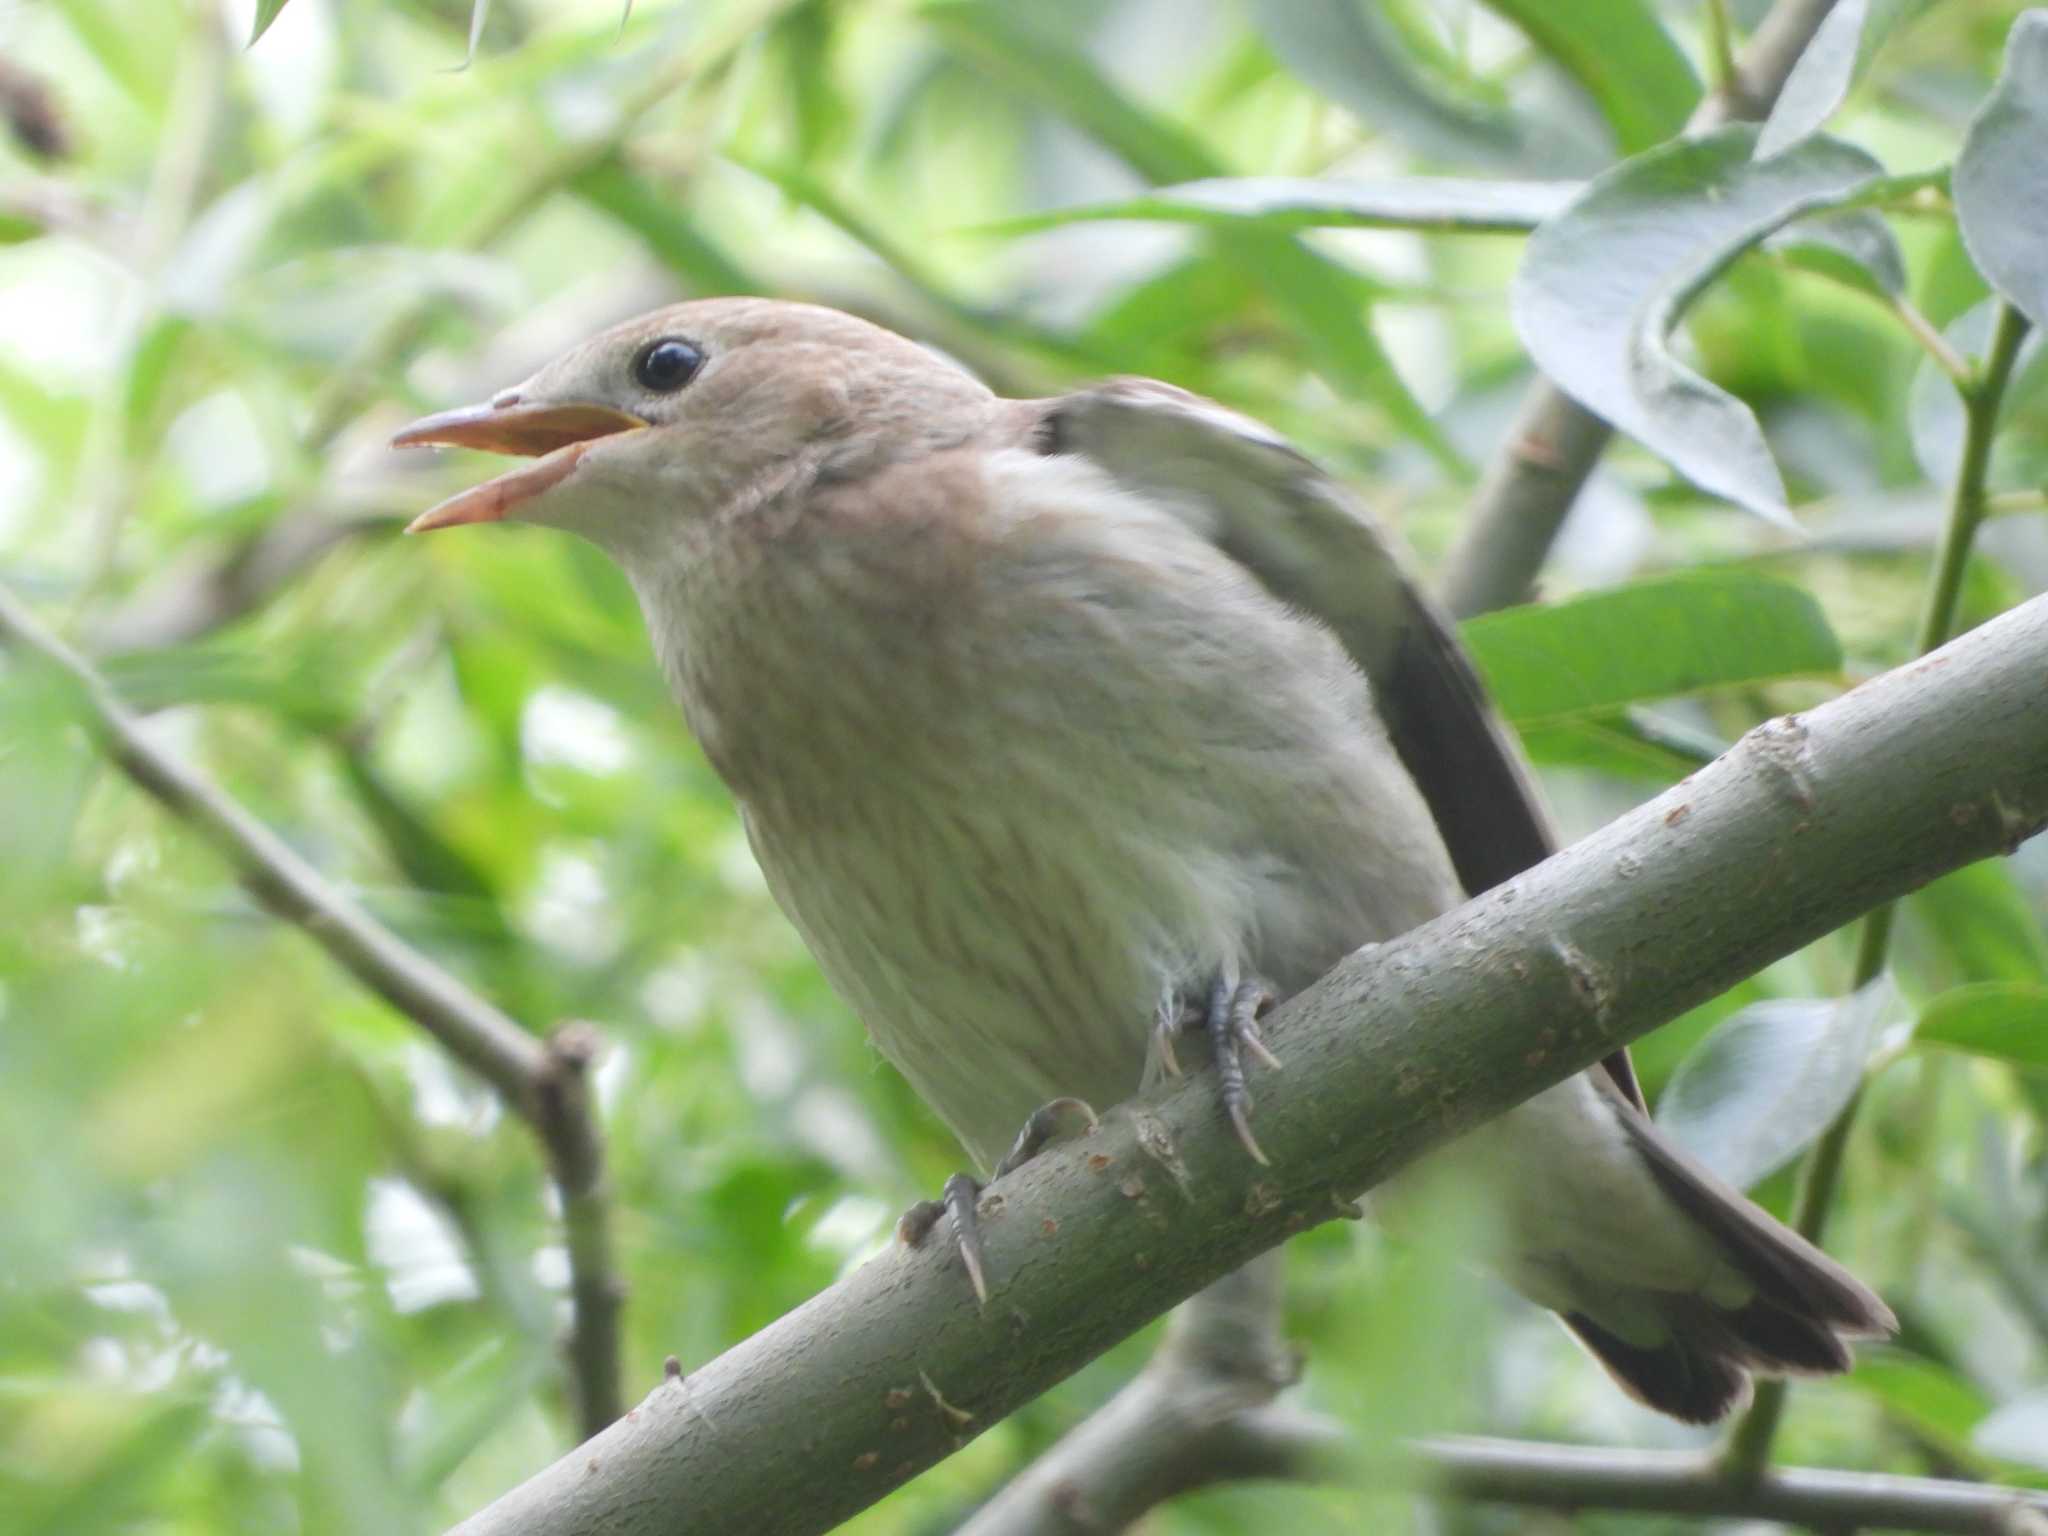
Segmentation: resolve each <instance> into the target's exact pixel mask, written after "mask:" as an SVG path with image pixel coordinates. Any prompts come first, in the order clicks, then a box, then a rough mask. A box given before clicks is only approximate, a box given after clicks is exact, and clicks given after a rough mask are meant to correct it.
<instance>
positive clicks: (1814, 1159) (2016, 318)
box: [1721, 302, 2027, 1483]
mask: <svg viewBox="0 0 2048 1536" xmlns="http://www.w3.org/2000/svg"><path fill="white" fill-rule="evenodd" d="M2026 335H2027V319H2026V316H2024V315H2022V314H2021V313H2020V312H2019V310H2017V309H2016V308H2014V307H2013V306H2012V305H2011V304H2008V303H2004V302H2001V303H2000V304H1999V306H1998V321H1997V324H1996V326H1995V327H1994V329H1993V331H1992V336H1991V351H1990V353H1989V355H1988V356H1987V357H1986V358H1985V359H1984V365H1983V367H1982V369H1981V370H1979V371H1977V372H1976V373H1974V374H1973V375H1972V376H1971V377H1970V378H1969V379H1968V380H1967V381H1966V382H1964V383H1962V384H1961V385H1959V386H1958V388H1959V390H1960V392H1961V394H1962V397H1963V457H1962V463H1961V465H1960V466H1959V467H1958V468H1957V471H1956V483H1955V489H1954V491H1953V492H1952V493H1951V495H1950V497H1949V510H1948V522H1947V525H1946V527H1945V528H1944V529H1943V530H1942V538H1941V549H1940V552H1939V554H1938V555H1937V556H1936V557H1935V562H1934V573H1933V575H1932V577H1931V578H1930V580H1929V582H1928V587H1927V602H1926V606H1925V607H1924V608H1923V609H1922V611H1921V615H1920V629H1919V633H1918V635H1917V636H1916V637H1915V641H1914V647H1913V651H1914V654H1915V655H1916V656H1925V655H1926V654H1927V653H1928V652H1929V651H1932V650H1935V649H1936V648H1938V647H1939V646H1941V645H1942V644H1943V643H1944V642H1946V641H1947V639H1948V638H1949V635H1950V633H1951V632H1952V631H1953V630H1954V628H1955V622H1956V605H1957V602H1958V600H1959V599H1960V597H1961V595H1962V590H1963V574H1964V572H1965V570H1966V569H1967V568H1968V566H1969V561H1970V546H1971V543H1972V542H1973V541H1974V540H1975V538H1976V536H1977V530H1978V528H1979V527H1981V526H1982V524H1983V522H1984V517H1985V513H1986V511H1987V509H1988V504H1989V499H1988V497H1987V496H1986V494H1985V483H1984V482H1985V476H1986V474H1987V473H1988V472H1989V470H1990V467H1991V446H1992V443H1993V442H1994V441H1995V440H1996V438H1997V435H1998V414H1999V410H2000V408H2001V407H2002V406H2003V404H2004V403H2005V389H2006V385H2007V384H2008V383H2010V382H2011V380H2012V371H2013V365H2014V364H2015V363H2016V362H2018V360H2019V353H2020V344H2021V342H2023V341H2024V340H2025V339H2026ZM1897 915H1898V906H1897V904H1896V903H1895V902H1886V903H1885V904H1884V905H1883V906H1881V907H1877V908H1875V909H1873V910H1872V911H1871V912H1870V913H1869V915H1867V916H1866V917H1865V918H1864V919H1863V927H1862V932H1861V933H1860V935H1859V936H1858V939H1857V944H1856V965H1855V969H1854V971H1852V972H1851V976H1850V989H1851V990H1852V991H1853V990H1855V989H1857V988H1860V987H1863V986H1867V985H1868V984H1869V983H1871V982H1873V981H1875V980H1877V978H1878V977H1880V976H1882V975H1883V974H1884V969H1885V963H1886V961H1887V959H1888V958H1889V956H1890V953H1891V937H1892V927H1893V924H1894V922H1895V921H1896V918H1897ZM1862 1102H1863V1091H1862V1089H1861V1088H1859V1089H1857V1091H1856V1092H1855V1093H1854V1094H1853V1095H1851V1097H1850V1099H1849V1102H1848V1103H1847V1104H1845V1105H1843V1106H1842V1110H1841V1113H1840V1114H1838V1115H1836V1116H1835V1118H1834V1120H1833V1122H1832V1123H1831V1124H1830V1125H1829V1126H1828V1128H1827V1130H1826V1131H1824V1132H1822V1133H1821V1138H1820V1140H1819V1141H1817V1142H1816V1143H1814V1148H1813V1151H1812V1152H1810V1153H1808V1154H1807V1158H1806V1166H1805V1169H1804V1171H1803V1172H1802V1174H1801V1176H1800V1184H1799V1200H1798V1204H1797V1206H1796V1207H1795V1209H1794V1213H1793V1225H1794V1226H1795V1227H1797V1228H1798V1229H1799V1232H1800V1234H1801V1235H1802V1236H1804V1237H1807V1238H1810V1239H1811V1240H1812V1241H1814V1242H1819V1241H1820V1237H1821V1231H1822V1229H1823V1228H1824V1227H1825V1226H1826V1225H1827V1219H1828V1211H1829V1209H1830V1208H1831V1207H1832V1206H1833V1204H1834V1199H1835V1191H1836V1189H1837V1187H1838V1186H1839V1185H1840V1183H1841V1177H1842V1156H1843V1152H1844V1151H1845V1150H1846V1148H1847V1147H1848V1144H1849V1133H1850V1131H1851V1130H1852V1129H1853V1128H1854V1126H1855V1123H1856V1111H1857V1108H1858V1107H1859V1106H1860V1105H1861V1104H1862ZM1785 1393H1786V1386H1785V1383H1784V1382H1783V1381H1766V1382H1762V1383H1760V1384H1759V1385H1758V1387H1757V1392H1756V1400H1755V1402H1753V1403H1752V1404H1751V1405H1750V1409H1749V1412H1747V1413H1746V1414H1744V1415H1743V1416H1742V1418H1741V1419H1740V1420H1739V1421H1738V1422H1737V1423H1736V1425H1735V1428H1734V1429H1733V1430H1732V1431H1730V1433H1729V1436H1728V1442H1727V1446H1726V1449H1725V1450H1724V1451H1723V1453H1722V1458H1721V1459H1722V1466H1723V1467H1724V1469H1725V1470H1726V1472H1727V1475H1728V1476H1729V1477H1730V1478H1732V1479H1734V1480H1735V1481H1736V1482H1739V1483H1741V1482H1751V1481H1754V1479H1755V1478H1756V1477H1757V1476H1758V1475H1759V1474H1760V1473H1761V1472H1762V1470H1763V1467H1764V1464H1765V1462H1766V1461H1768V1460H1769V1458H1770V1453H1771V1442H1772V1440H1773V1439H1775V1438H1776V1435H1777V1430H1778V1421H1779V1419H1780V1418H1781V1417H1783V1415H1784V1412H1785Z"/></svg>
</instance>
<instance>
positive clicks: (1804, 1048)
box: [1657, 980, 1896, 1189]
mask: <svg viewBox="0 0 2048 1536" xmlns="http://www.w3.org/2000/svg"><path fill="white" fill-rule="evenodd" d="M1895 996H1896V994H1895V993H1894V992H1893V990H1892V987H1891V984H1890V983H1889V982H1888V981H1882V980H1880V981H1876V982H1872V983H1871V984H1870V985H1868V986H1866V987H1864V988H1862V989H1861V990H1859V991H1856V992H1853V993H1851V994H1850V995H1849V996H1847V997H1841V998H1773V999H1770V1000H1769V1001H1766V1002H1761V1003H1752V1004H1751V1005H1750V1006H1749V1007H1747V1008H1744V1009H1743V1010H1742V1011H1741V1012H1739V1013H1736V1014H1732V1015H1730V1016H1729V1017H1728V1018H1726V1019H1724V1020H1722V1021H1721V1023H1720V1024H1719V1025H1718V1026H1716V1028H1715V1029H1714V1032H1713V1033H1712V1034H1710V1035H1708V1036H1707V1038H1706V1039H1704V1040H1702V1041H1701V1042H1700V1044H1699V1046H1698V1048H1697V1049H1696V1050H1694V1051H1693V1053H1692V1054H1691V1055H1689V1056H1687V1057H1686V1058H1685V1060H1684V1061H1682V1062H1680V1063H1679V1065H1678V1070H1677V1072H1675V1073H1673V1074H1672V1078H1671V1082H1670V1084H1669V1085H1668V1086H1667V1087H1666V1088H1665V1090H1664V1096H1663V1098H1662V1099H1661V1100H1660V1101H1659V1103H1658V1105H1657V1123H1658V1124H1659V1125H1661V1126H1662V1127H1663V1128H1664V1129H1665V1130H1667V1131H1669V1132H1670V1133H1671V1134H1672V1135H1673V1136H1674V1137H1676V1138H1677V1140H1678V1142H1679V1144H1680V1145H1681V1146H1683V1147H1684V1148H1685V1149H1686V1150H1687V1151H1689V1152H1691V1153H1692V1154H1693V1156H1695V1157H1697V1158H1698V1159H1699V1160H1700V1161H1701V1162H1703V1163H1705V1164H1706V1165H1707V1166H1708V1167H1709V1168H1711V1169H1713V1170H1714V1172H1716V1173H1718V1174H1719V1175H1720V1176H1721V1177H1722V1178H1724V1179H1726V1180H1727V1181H1728V1182H1729V1183H1730V1184H1733V1185H1734V1186H1735V1187H1736V1188H1737V1189H1748V1188H1749V1187H1750V1186H1752V1185H1754V1184H1755V1183H1756V1182H1757V1181H1758V1180H1759V1179H1761V1178H1763V1177H1764V1176H1765V1175H1766V1174H1769V1173H1771V1172H1773V1171H1774V1170H1776V1169H1778V1168H1781V1167H1783V1166H1784V1165H1785V1164H1786V1163H1787V1162H1789V1161H1790V1160H1791V1159H1792V1158H1793V1157H1794V1156H1795V1155H1796V1154H1797V1153H1799V1152H1800V1151H1801V1150H1802V1149H1804V1148H1805V1147H1807V1146H1808V1145H1810V1144H1811V1143H1812V1142H1813V1141H1814V1140H1815V1138H1817V1137H1818V1136H1819V1135H1820V1133H1821V1132H1822V1131H1823V1130H1825V1129H1826V1128H1827V1126H1828V1123H1829V1122H1830V1121H1831V1120H1833V1119H1834V1118H1835V1116H1836V1115H1837V1114H1839V1113H1841V1110H1842V1106H1843V1105H1845V1104H1847V1103H1848V1102H1849V1099H1850V1096H1851V1095H1853V1094H1854V1093H1855V1092H1856V1087H1857V1085H1858V1084H1859V1083H1861V1082H1862V1081H1863V1069H1864V1066H1865V1064H1866V1063H1867V1062H1868V1061H1869V1059H1870V1050H1871V1046H1872V1045H1873V1044H1874V1043H1875V1042H1876V1039H1877V1032H1878V1028H1879V1026H1880V1025H1881V1024H1882V1023H1883V1022H1884V1018H1885V1015H1886V1014H1887V1013H1889V1012H1890V1011H1891V1010H1892V1009H1893V1007H1894V1006H1895V1001H1894V999H1895Z"/></svg>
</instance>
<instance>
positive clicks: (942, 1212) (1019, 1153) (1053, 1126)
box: [896, 1098, 1098, 1307]
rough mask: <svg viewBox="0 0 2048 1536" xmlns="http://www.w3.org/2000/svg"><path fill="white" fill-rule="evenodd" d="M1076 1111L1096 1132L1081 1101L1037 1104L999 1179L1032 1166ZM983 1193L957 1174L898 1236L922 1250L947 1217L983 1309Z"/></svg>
mask: <svg viewBox="0 0 2048 1536" xmlns="http://www.w3.org/2000/svg"><path fill="white" fill-rule="evenodd" d="M1077 1111H1078V1112H1079V1113H1080V1114H1081V1115H1082V1116H1084V1117H1085V1118H1086V1120H1087V1122H1088V1129H1089V1130H1090V1131H1092V1130H1094V1129H1095V1127H1096V1125H1097V1123H1098V1121H1097V1119H1096V1114H1095V1111H1094V1110H1093V1109H1091V1108H1089V1107H1088V1105H1087V1104H1086V1103H1084V1102H1083V1101H1081V1100H1080V1099H1074V1098H1060V1099H1053V1100H1051V1101H1050V1102H1048V1103H1045V1104H1041V1105H1039V1106H1038V1108H1037V1109H1035V1110H1033V1111H1032V1112H1031V1118H1030V1119H1028V1120H1026V1121H1025V1122H1024V1128H1023V1129H1022V1130H1020V1131H1019V1132H1018V1133H1017V1139H1016V1140H1015V1141H1014V1142H1012V1143H1011V1144H1010V1150H1009V1151H1008V1152H1007V1153H1005V1154H1004V1156H1003V1160H1002V1161H1001V1162H999V1163H997V1164H996V1171H995V1175H994V1177H995V1178H998V1179H1000V1178H1001V1177H1002V1176H1003V1175H1004V1174H1006V1173H1013V1172H1015V1171H1016V1170H1017V1169H1019V1168H1021V1167H1023V1166H1024V1164H1026V1163H1028V1162H1030V1161H1031V1159H1032V1158H1034V1157H1036V1156H1037V1155H1038V1154H1039V1153H1040V1152H1041V1151H1042V1150H1044V1148H1045V1144H1046V1143H1047V1142H1049V1141H1051V1140H1052V1138H1053V1136H1054V1135H1055V1134H1056V1133H1057V1132H1058V1131H1059V1128H1060V1120H1061V1117H1062V1116H1064V1115H1067V1114H1071V1113H1074V1112H1077ZM981 1191H982V1185H981V1183H980V1181H979V1180H977V1179H975V1178H974V1177H973V1175H971V1174H965V1173H956V1174H954V1175H953V1176H952V1177H951V1178H950V1179H948V1180H946V1184H945V1187H944V1188H943V1189H942V1190H940V1191H939V1198H938V1199H936V1200H920V1201H918V1203H917V1204H916V1205H913V1206H912V1207H911V1208H910V1209H909V1210H907V1211H905V1212H904V1213H903V1214H902V1216H900V1217H899V1218H897V1221H896V1236H897V1238H898V1240H899V1241H901V1242H902V1243H904V1244H905V1245H906V1246H908V1247H912V1248H916V1247H920V1246H922V1245H923V1243H924V1240H925V1239H926V1238H927V1237H929V1236H930V1235H931V1231H932V1228H934V1227H936V1226H937V1225H938V1224H939V1220H940V1218H941V1217H944V1218H946V1220H947V1223H948V1225H950V1226H951V1227H952V1229H953V1246H954V1247H955V1248H956V1249H958V1250H959V1253H960V1263H961V1266H962V1267H963V1268H964V1269H965V1270H966V1271H967V1283H968V1284H969V1285H971V1286H973V1287H974V1300H975V1302H976V1304H977V1305H980V1306H984V1307H985V1306H987V1305H988V1259H987V1256H986V1254H985V1253H984V1252H983V1249H982V1246H981V1217H980V1214H979V1212H978V1209H977V1207H978V1205H979V1203H980V1200H981Z"/></svg>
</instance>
